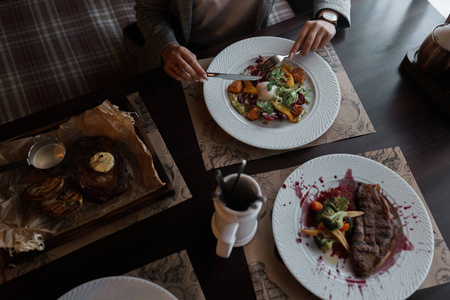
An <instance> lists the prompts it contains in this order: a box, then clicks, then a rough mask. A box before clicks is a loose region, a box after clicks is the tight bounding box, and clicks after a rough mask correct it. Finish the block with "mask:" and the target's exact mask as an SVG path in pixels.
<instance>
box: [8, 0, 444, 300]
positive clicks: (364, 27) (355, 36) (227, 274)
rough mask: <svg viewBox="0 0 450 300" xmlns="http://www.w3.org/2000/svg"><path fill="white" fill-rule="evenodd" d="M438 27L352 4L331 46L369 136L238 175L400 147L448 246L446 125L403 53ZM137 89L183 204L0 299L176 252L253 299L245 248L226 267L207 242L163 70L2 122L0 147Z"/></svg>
mask: <svg viewBox="0 0 450 300" xmlns="http://www.w3.org/2000/svg"><path fill="white" fill-rule="evenodd" d="M309 18H310V14H309V13H306V14H303V15H298V16H297V17H295V18H293V19H290V20H287V21H285V22H282V23H279V24H276V25H274V26H271V27H268V28H265V29H263V30H260V31H258V32H254V33H252V34H250V35H246V36H241V37H238V38H236V39H235V40H230V41H228V42H227V43H225V44H222V45H218V46H215V47H213V48H210V49H207V50H205V51H203V52H200V53H198V58H207V57H212V56H215V55H217V54H218V53H219V52H220V51H221V50H222V49H223V48H224V47H226V46H227V45H229V44H231V43H233V42H235V41H238V40H240V39H242V38H246V37H253V36H279V37H284V38H288V39H291V40H294V39H295V38H296V37H297V35H298V33H299V32H300V28H301V26H302V24H304V23H305V22H306V21H307V20H308V19H309ZM445 19H446V18H444V17H443V16H442V15H440V14H439V13H438V12H437V10H436V9H435V8H434V7H432V6H431V5H430V4H429V3H428V1H414V0H411V1H407V0H402V1H391V0H377V1H364V0H354V1H352V26H351V27H350V28H348V29H345V30H341V31H339V32H338V33H337V35H336V36H335V38H334V39H333V40H332V44H333V46H334V48H335V50H336V52H337V54H338V56H339V59H340V60H341V62H342V64H343V66H344V68H345V71H346V72H347V75H348V76H349V78H350V81H351V82H352V84H353V86H354V88H355V90H356V93H357V94H358V96H359V97H360V99H361V102H362V104H363V106H364V108H365V109H366V111H367V114H368V115H369V118H370V120H371V121H372V123H373V126H374V127H375V130H376V133H374V134H369V135H365V136H360V137H356V138H351V139H346V140H342V141H338V142H334V143H330V144H325V145H321V146H317V147H312V148H306V149H300V150H295V151H290V152H287V153H284V154H280V155H276V156H270V157H268V158H264V159H258V160H253V161H249V162H248V164H247V167H246V173H247V174H250V175H251V174H257V173H260V172H265V171H270V170H276V169H281V168H287V167H291V166H295V165H300V164H302V163H304V162H306V161H308V160H310V159H312V158H315V157H318V156H321V155H325V154H332V153H349V154H358V153H362V152H366V151H371V150H377V149H382V148H388V147H394V146H399V147H400V148H401V150H402V152H403V154H404V156H405V158H406V160H407V162H408V164H409V167H410V168H411V170H412V173H413V175H414V177H415V179H416V181H417V183H418V185H419V188H420V190H421V192H422V193H423V195H424V198H425V200H426V203H427V204H428V206H429V208H430V210H431V212H432V214H433V216H434V219H435V220H436V223H437V225H438V227H439V229H440V230H441V233H442V235H443V236H444V239H445V240H446V241H450V218H449V217H448V216H449V214H450V194H449V192H448V186H449V184H450V117H449V115H447V114H445V113H444V112H443V111H442V110H441V109H440V108H439V106H438V105H437V104H436V103H435V102H434V101H433V99H432V98H431V97H430V96H429V95H428V94H427V92H426V91H425V90H424V89H422V88H421V87H420V86H419V85H418V84H417V83H416V82H415V81H414V79H413V78H412V77H411V76H410V75H409V73H408V72H407V71H405V69H404V68H403V67H402V61H403V59H404V58H405V55H406V54H407V52H408V51H410V50H411V49H413V48H416V47H418V46H419V45H420V44H421V43H422V41H423V40H424V39H425V37H426V36H427V35H428V34H429V33H430V32H431V30H432V28H433V27H434V26H435V25H438V24H441V23H444V21H445ZM449 84H450V83H449ZM136 90H137V91H139V93H140V94H141V96H142V98H143V99H144V101H145V104H146V107H147V108H148V110H149V112H150V114H151V115H152V117H153V119H154V121H155V123H156V125H157V127H158V130H159V132H160V133H161V135H162V137H163V139H164V141H165V143H166V144H167V147H168V149H169V151H170V153H171V155H172V156H173V158H174V159H175V161H176V163H177V165H178V167H179V169H180V172H181V174H182V175H183V177H184V179H185V181H186V183H187V185H188V187H189V189H190V191H191V193H192V195H193V196H192V198H191V199H189V200H187V201H184V202H182V203H180V204H178V205H176V206H174V207H172V208H170V209H167V210H165V211H163V212H161V213H159V214H157V215H155V216H152V217H150V218H147V219H145V220H143V221H140V222H138V223H136V224H134V225H131V226H130V227H127V228H125V229H122V230H120V231H118V232H117V233H115V234H112V235H110V236H107V237H105V238H103V239H100V240H98V241H96V242H93V243H91V244H89V245H87V246H85V247H83V248H81V249H79V250H77V251H75V252H72V253H70V254H68V255H65V256H64V257H62V258H59V259H57V260H55V261H52V262H50V263H48V264H45V265H43V266H42V267H40V268H38V269H36V270H33V271H31V272H29V273H27V274H24V275H22V276H19V277H18V278H16V279H13V280H11V281H9V282H6V283H4V284H2V285H0V298H1V299H56V298H57V297H59V296H61V295H62V294H64V293H65V292H67V291H68V290H70V289H72V288H74V287H76V286H78V285H80V284H82V283H84V282H87V281H90V280H93V279H96V278H100V277H105V276H113V275H121V274H124V273H126V272H128V271H130V270H133V269H136V268H138V267H140V266H142V265H145V264H147V263H149V262H152V261H155V260H157V259H160V258H162V257H165V256H167V255H169V254H172V253H174V252H177V251H181V250H183V249H186V250H187V253H188V255H189V258H190V260H191V263H192V265H193V267H194V270H195V272H196V274H197V277H198V279H199V281H200V285H201V287H202V290H203V293H204V295H205V296H206V298H207V299H255V294H254V291H253V286H252V281H251V278H250V275H249V271H248V268H247V263H246V259H245V255H244V251H243V249H242V248H235V249H234V250H233V252H232V254H231V256H230V258H228V259H223V258H220V257H218V256H216V254H215V246H216V239H215V237H214V235H213V234H212V232H211V216H212V213H213V210H214V208H213V203H212V201H211V192H212V191H213V189H214V188H215V180H214V176H213V175H214V173H213V171H205V167H204V164H203V160H202V157H201V153H200V149H199V146H198V143H197V140H196V136H195V132H194V128H193V125H192V121H191V119H190V115H189V111H188V108H187V105H186V101H185V98H184V93H183V90H182V87H181V84H180V83H179V82H176V81H174V80H172V79H170V78H168V77H167V76H166V75H165V74H164V73H163V71H162V69H156V70H152V71H150V72H148V73H145V74H143V75H142V76H141V77H139V78H132V79H130V80H129V81H127V82H123V83H121V84H119V85H114V86H112V87H108V88H106V89H104V90H101V91H98V92H95V93H91V94H89V95H85V96H83V97H79V98H77V99H73V100H70V101H67V102H64V103H62V104H60V105H57V106H55V107H52V108H50V109H48V110H46V111H43V112H40V113H36V114H33V115H30V116H27V117H25V118H22V119H19V120H16V121H13V122H10V123H7V124H3V125H1V126H0V141H5V140H8V139H11V138H14V137H17V136H19V135H21V134H24V133H26V132H29V131H31V130H33V129H35V128H39V127H41V126H44V125H46V124H48V123H52V122H56V121H58V120H60V119H61V118H63V117H65V116H70V115H73V114H77V113H81V112H83V111H84V110H86V109H88V108H90V107H93V106H95V105H98V104H100V103H101V102H103V100H105V99H111V100H112V101H114V99H120V96H123V95H126V94H127V93H130V92H133V91H136ZM236 170H237V166H236V165H235V166H229V167H225V168H222V173H224V174H225V175H226V174H229V173H232V172H235V171H236ZM449 293H450V285H449V284H444V285H440V286H436V287H432V288H429V289H425V290H419V291H417V292H415V293H414V294H413V295H412V297H411V299H425V298H426V299H447V298H448V297H447V296H448V294H449Z"/></svg>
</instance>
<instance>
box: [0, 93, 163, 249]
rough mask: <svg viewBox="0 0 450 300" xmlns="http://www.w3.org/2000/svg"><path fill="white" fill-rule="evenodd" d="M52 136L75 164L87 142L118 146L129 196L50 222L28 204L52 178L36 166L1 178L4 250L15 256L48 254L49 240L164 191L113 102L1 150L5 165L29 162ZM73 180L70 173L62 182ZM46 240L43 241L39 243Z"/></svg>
mask: <svg viewBox="0 0 450 300" xmlns="http://www.w3.org/2000/svg"><path fill="white" fill-rule="evenodd" d="M46 136H52V137H57V138H59V139H60V140H61V141H62V142H63V143H64V145H65V147H66V149H67V153H68V159H69V160H70V157H71V155H72V154H73V153H72V154H71V152H70V151H71V150H70V149H71V146H72V144H73V142H74V141H76V140H77V139H79V138H80V137H82V136H103V137H108V138H111V139H113V140H115V141H116V142H117V144H118V146H119V149H120V150H121V153H122V154H123V156H124V157H125V158H126V160H127V165H128V170H129V172H130V176H129V180H128V189H127V191H126V192H125V193H124V194H122V195H120V196H118V197H115V198H113V199H111V200H109V201H108V202H106V203H102V204H98V203H92V202H88V201H83V205H82V207H81V209H80V210H79V211H77V212H75V213H73V214H71V215H70V216H68V217H66V218H54V217H49V216H48V215H46V214H45V213H43V212H42V211H40V210H39V209H37V208H36V207H35V206H34V205H33V203H31V201H23V199H21V194H22V192H23V190H24V189H25V188H26V187H27V186H29V185H30V184H32V183H35V182H38V181H40V180H42V179H44V178H46V177H49V176H52V174H49V173H47V172H45V171H42V170H37V169H35V168H33V167H31V166H26V167H22V168H19V169H15V170H13V171H11V172H7V173H3V174H0V204H1V208H2V210H1V222H0V247H2V248H11V249H12V250H13V251H17V252H23V251H28V250H34V249H38V250H42V246H43V245H42V244H43V243H45V238H49V237H51V236H53V235H59V234H62V233H64V232H65V231H67V230H71V229H73V228H76V227H79V226H81V225H83V224H86V223H88V222H90V221H92V220H95V219H97V218H100V217H102V216H105V215H106V214H108V213H110V212H112V211H114V210H116V209H118V208H120V207H123V206H125V205H127V204H129V203H131V202H133V201H135V200H136V199H138V198H140V197H143V196H145V195H147V194H149V193H151V192H153V191H155V190H157V189H159V188H161V187H162V186H163V185H164V183H163V182H162V181H161V180H160V178H159V176H158V174H157V172H156V170H155V168H154V165H153V158H152V154H151V153H150V151H149V150H148V149H147V147H146V146H145V144H144V143H143V142H142V141H141V140H140V139H139V137H138V136H137V135H136V133H135V131H134V127H133V123H132V119H131V118H130V117H129V115H127V114H126V113H123V112H121V111H119V110H118V109H117V108H115V107H114V106H113V105H112V104H111V103H110V102H109V101H105V102H103V104H101V105H100V106H97V107H95V108H94V109H91V110H88V111H86V112H84V113H82V114H81V115H79V116H76V117H73V118H71V119H70V120H69V121H68V122H66V123H63V124H62V125H61V126H60V127H59V129H57V130H55V131H51V132H48V133H45V134H42V135H37V136H35V137H29V138H23V139H19V140H17V141H11V142H7V143H4V144H2V145H1V154H0V163H1V164H6V163H8V162H13V161H16V160H19V159H23V158H24V157H26V155H27V153H28V151H29V149H30V147H31V145H32V144H33V143H35V141H37V140H39V139H41V138H43V137H46ZM69 175H70V168H69V169H67V170H66V171H64V172H63V173H61V176H63V177H67V176H69ZM39 235H42V238H40V237H39Z"/></svg>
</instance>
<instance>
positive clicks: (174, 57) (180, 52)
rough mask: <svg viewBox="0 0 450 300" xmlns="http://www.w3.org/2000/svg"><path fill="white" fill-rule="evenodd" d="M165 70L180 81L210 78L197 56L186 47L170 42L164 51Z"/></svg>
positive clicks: (201, 80)
mask: <svg viewBox="0 0 450 300" xmlns="http://www.w3.org/2000/svg"><path fill="white" fill-rule="evenodd" d="M161 56H162V59H163V60H164V71H165V72H166V73H167V74H169V76H171V77H172V78H174V79H176V80H178V81H184V80H188V81H191V82H198V81H200V82H203V80H204V79H206V80H208V77H207V76H206V72H205V70H203V68H202V67H201V66H200V64H199V63H198V61H197V57H196V56H195V54H194V53H192V52H191V51H190V50H189V49H187V48H186V47H183V46H180V45H177V44H169V45H168V46H167V47H166V48H164V50H163V52H162V55H161Z"/></svg>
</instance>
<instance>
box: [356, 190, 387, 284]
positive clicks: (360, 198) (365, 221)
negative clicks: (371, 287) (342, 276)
mask: <svg viewBox="0 0 450 300" xmlns="http://www.w3.org/2000/svg"><path fill="white" fill-rule="evenodd" d="M355 205H356V209H357V210H359V211H364V215H362V216H360V217H358V218H356V219H355V222H354V232H353V244H352V249H351V254H350V255H351V259H352V261H353V268H354V271H355V275H356V276H358V277H369V276H370V275H371V274H372V273H373V272H374V271H375V270H376V269H377V268H378V267H380V266H381V265H382V264H383V262H384V261H385V260H386V258H387V257H388V256H389V255H390V253H391V250H392V248H393V247H394V245H395V237H396V229H395V226H394V224H393V222H392V219H391V216H390V212H389V205H388V202H387V200H386V199H385V198H384V197H383V195H382V194H381V193H380V186H379V185H378V184H373V185H371V184H364V183H358V186H357V188H356V194H355Z"/></svg>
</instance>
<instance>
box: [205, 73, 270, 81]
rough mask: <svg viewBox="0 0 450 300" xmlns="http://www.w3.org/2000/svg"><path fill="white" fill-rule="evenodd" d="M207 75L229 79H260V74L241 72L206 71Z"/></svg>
mask: <svg viewBox="0 0 450 300" xmlns="http://www.w3.org/2000/svg"><path fill="white" fill-rule="evenodd" d="M206 75H207V76H208V77H217V78H222V79H229V80H246V81H251V80H258V79H261V78H262V76H251V75H243V74H225V73H206Z"/></svg>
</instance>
